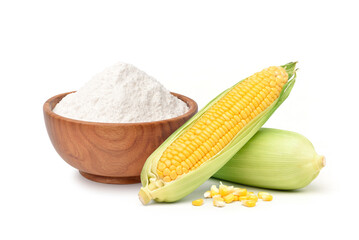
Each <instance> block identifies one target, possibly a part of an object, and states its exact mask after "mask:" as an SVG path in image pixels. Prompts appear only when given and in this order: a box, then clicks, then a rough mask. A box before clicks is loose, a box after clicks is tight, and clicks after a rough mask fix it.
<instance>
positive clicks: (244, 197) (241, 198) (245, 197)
mask: <svg viewBox="0 0 359 240" xmlns="http://www.w3.org/2000/svg"><path fill="white" fill-rule="evenodd" d="M244 200H248V196H239V197H238V201H244Z"/></svg>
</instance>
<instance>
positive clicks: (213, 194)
mask: <svg viewBox="0 0 359 240" xmlns="http://www.w3.org/2000/svg"><path fill="white" fill-rule="evenodd" d="M218 194H219V190H218V188H217V186H216V185H212V187H211V196H212V197H213V196H215V195H218Z"/></svg>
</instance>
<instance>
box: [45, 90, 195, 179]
mask: <svg viewBox="0 0 359 240" xmlns="http://www.w3.org/2000/svg"><path fill="white" fill-rule="evenodd" d="M70 93H72V92H70ZM67 94H69V93H64V94H59V95H57V96H54V97H52V98H50V99H49V100H48V101H46V102H45V104H44V107H43V110H44V118H45V124H46V128H47V132H48V134H49V137H50V140H51V142H52V144H53V146H54V148H55V149H56V151H57V152H58V154H59V155H60V156H61V157H62V158H63V159H64V160H65V161H66V162H67V163H68V164H70V165H71V166H73V167H74V168H76V169H78V170H79V171H80V173H81V174H82V175H83V176H84V177H86V178H88V179H91V180H93V181H96V182H103V183H117V184H127V183H137V182H140V173H141V170H142V167H143V165H144V163H145V161H146V159H147V157H148V156H149V155H150V154H151V153H152V152H153V151H154V150H156V148H157V147H158V146H159V145H161V143H162V142H164V141H165V140H166V139H167V138H168V137H169V136H170V135H171V134H172V133H173V132H174V131H175V130H177V129H178V128H179V127H180V126H182V125H183V124H184V123H185V122H186V121H187V120H189V119H190V118H191V117H192V116H193V115H194V114H195V113H196V112H197V110H198V106H197V104H196V102H195V101H193V100H192V99H190V98H188V97H185V96H183V95H180V94H177V93H172V94H173V95H174V96H177V97H178V98H179V99H181V100H182V101H184V102H186V103H187V105H188V106H189V111H188V112H187V113H185V114H184V115H181V116H179V117H176V118H171V119H167V120H162V121H155V122H146V123H97V122H86V121H79V120H74V119H69V118H66V117H62V116H60V115H57V114H55V113H54V112H53V111H52V109H53V108H54V107H55V105H56V104H57V103H58V102H59V101H60V100H61V99H62V98H63V97H64V96H66V95H67Z"/></svg>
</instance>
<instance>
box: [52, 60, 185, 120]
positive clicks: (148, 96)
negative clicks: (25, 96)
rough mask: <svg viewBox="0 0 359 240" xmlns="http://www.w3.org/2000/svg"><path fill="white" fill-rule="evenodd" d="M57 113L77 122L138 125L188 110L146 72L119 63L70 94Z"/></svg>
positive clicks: (64, 99)
mask: <svg viewBox="0 0 359 240" xmlns="http://www.w3.org/2000/svg"><path fill="white" fill-rule="evenodd" d="M53 111H54V112H55V113H57V114H59V115H61V116H64V117H68V118H72V119H77V120H84V121H91V122H107V123H134V122H150V121H158V120H164V119H168V118H173V117H177V116H179V115H182V114H184V113H186V112H187V111H188V107H187V104H186V103H185V102H183V101H182V100H180V99H178V98H177V97H175V96H173V95H171V94H170V92H169V91H168V90H167V89H166V88H165V87H164V86H162V85H161V84H160V83H159V82H158V81H157V80H156V79H154V78H153V77H151V76H149V75H147V74H146V73H145V72H143V71H141V70H139V69H138V68H136V67H134V66H133V65H130V64H125V63H117V64H115V65H114V66H112V67H109V68H107V69H105V70H104V71H103V72H101V73H98V74H97V75H95V76H94V77H93V78H92V79H91V80H90V81H89V82H87V83H86V84H85V85H84V86H83V87H82V88H81V89H80V90H78V91H77V92H76V93H72V94H68V95H67V96H66V97H64V98H63V99H62V100H61V101H60V102H59V103H58V104H57V105H56V107H55V108H54V110H53Z"/></svg>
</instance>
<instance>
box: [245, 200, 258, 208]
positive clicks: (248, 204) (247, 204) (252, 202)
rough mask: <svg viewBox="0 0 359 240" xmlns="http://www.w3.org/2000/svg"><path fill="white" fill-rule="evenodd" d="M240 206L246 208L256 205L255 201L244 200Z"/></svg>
mask: <svg viewBox="0 0 359 240" xmlns="http://www.w3.org/2000/svg"><path fill="white" fill-rule="evenodd" d="M242 205H244V206H246V207H254V206H255V205H256V201H253V200H244V201H242Z"/></svg>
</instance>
